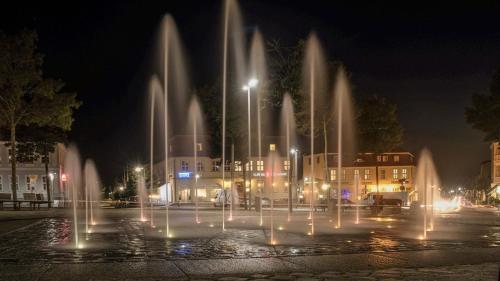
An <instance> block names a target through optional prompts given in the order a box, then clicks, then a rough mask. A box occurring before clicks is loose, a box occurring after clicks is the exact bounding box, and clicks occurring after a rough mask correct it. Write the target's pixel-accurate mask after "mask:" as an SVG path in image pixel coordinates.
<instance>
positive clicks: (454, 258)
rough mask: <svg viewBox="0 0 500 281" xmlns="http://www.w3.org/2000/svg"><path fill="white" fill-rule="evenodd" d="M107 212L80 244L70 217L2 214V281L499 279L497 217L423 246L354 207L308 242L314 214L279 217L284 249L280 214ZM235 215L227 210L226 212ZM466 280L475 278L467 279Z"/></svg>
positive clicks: (459, 222)
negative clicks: (196, 215)
mask: <svg viewBox="0 0 500 281" xmlns="http://www.w3.org/2000/svg"><path fill="white" fill-rule="evenodd" d="M139 212H140V211H139V209H102V210H100V212H99V213H98V216H97V217H98V218H99V219H97V222H98V223H97V224H96V225H94V226H89V229H90V231H89V233H85V227H86V226H85V217H84V216H79V221H80V222H83V223H79V225H78V227H79V230H80V231H79V234H80V237H79V239H80V241H81V243H80V244H81V249H78V248H77V247H75V245H74V236H73V235H74V234H73V233H74V232H73V221H72V219H71V213H70V212H69V210H50V211H47V210H41V211H20V212H12V211H3V212H2V213H0V220H1V222H0V225H1V226H2V227H1V230H0V272H1V275H0V280H124V279H125V280H126V279H127V278H128V279H140V280H143V279H144V280H165V278H166V279H208V280H216V279H219V280H244V279H241V278H248V279H249V280H260V279H272V280H295V279H296V280H342V279H357V280H382V279H396V280H428V279H431V280H434V279H436V280H452V279H456V278H457V277H459V276H470V278H468V277H467V280H496V278H497V277H498V264H500V249H499V248H498V247H500V216H499V214H498V212H494V211H491V210H486V211H485V210H472V209H471V210H463V211H461V212H460V213H454V214H447V215H441V216H439V217H438V218H436V221H435V226H436V227H435V231H433V232H430V233H429V239H427V240H420V239H418V236H419V234H420V231H421V227H420V224H419V222H418V220H415V219H412V218H411V217H410V216H408V215H405V214H403V215H398V216H384V217H372V216H370V215H369V214H368V213H367V212H365V211H363V212H362V219H361V221H360V223H359V224H354V212H353V211H352V210H350V211H348V212H346V213H344V214H343V218H344V221H343V227H342V228H341V229H336V228H335V227H334V226H335V221H334V220H332V218H331V216H330V215H329V214H327V213H323V212H318V213H316V214H315V234H314V235H308V231H309V230H310V225H309V224H310V220H308V218H307V215H308V213H307V212H297V213H295V214H294V216H293V217H292V220H291V222H288V221H287V216H286V212H284V211H278V212H275V213H274V214H273V225H274V237H275V240H276V242H277V243H276V245H271V244H270V243H269V242H270V235H271V234H270V232H271V230H270V220H271V217H270V213H269V212H267V211H266V212H264V214H263V219H264V225H263V226H260V225H259V221H260V214H259V213H258V212H248V211H235V212H234V216H233V220H232V221H227V222H226V225H225V226H226V230H225V231H222V228H221V226H222V225H221V212H220V211H219V210H204V211H201V212H200V220H201V223H199V224H196V223H195V219H194V212H193V211H192V210H180V209H179V210H177V209H172V210H170V216H169V218H170V225H169V226H170V228H169V229H170V231H171V232H170V234H171V236H172V237H170V238H166V234H165V221H166V219H165V218H166V217H165V211H164V210H163V209H161V208H156V209H154V211H153V214H154V218H153V222H154V227H151V223H150V221H149V219H150V214H151V213H150V210H145V215H146V216H147V217H148V220H147V221H141V220H139V219H138V218H139V216H140V214H139ZM226 214H227V213H226ZM462 280H465V279H462Z"/></svg>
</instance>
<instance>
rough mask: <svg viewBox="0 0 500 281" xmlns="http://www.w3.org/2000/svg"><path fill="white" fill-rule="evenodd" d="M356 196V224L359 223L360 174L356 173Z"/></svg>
mask: <svg viewBox="0 0 500 281" xmlns="http://www.w3.org/2000/svg"><path fill="white" fill-rule="evenodd" d="M354 188H355V190H354V198H355V202H356V221H354V223H355V224H359V199H360V198H359V174H355V175H354Z"/></svg>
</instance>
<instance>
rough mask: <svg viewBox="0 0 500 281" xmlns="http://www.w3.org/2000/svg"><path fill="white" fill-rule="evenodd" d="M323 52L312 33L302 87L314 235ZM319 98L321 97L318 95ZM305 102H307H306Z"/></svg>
mask: <svg viewBox="0 0 500 281" xmlns="http://www.w3.org/2000/svg"><path fill="white" fill-rule="evenodd" d="M322 54H323V52H322V50H321V45H320V43H319V41H318V38H317V37H316V35H315V34H314V33H312V34H311V35H309V38H308V39H307V43H306V49H305V56H304V63H303V70H302V71H303V74H302V75H303V79H302V80H303V87H304V91H305V92H306V93H309V118H310V120H309V121H310V127H309V135H310V151H311V173H310V181H311V188H310V192H311V193H310V202H309V204H310V206H309V207H310V210H309V217H310V219H311V230H310V232H309V233H310V234H311V235H314V200H315V195H314V192H315V191H314V189H315V186H314V185H315V171H314V162H315V161H314V137H315V133H316V131H315V126H314V123H315V122H316V121H317V120H315V111H316V106H317V105H316V102H317V100H316V95H318V94H322V93H324V91H325V89H326V87H325V80H326V79H325V73H326V67H325V65H324V64H325V62H324V59H323V55H322ZM318 96H319V97H321V96H322V95H318ZM306 102H307V101H306Z"/></svg>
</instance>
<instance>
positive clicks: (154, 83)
mask: <svg viewBox="0 0 500 281" xmlns="http://www.w3.org/2000/svg"><path fill="white" fill-rule="evenodd" d="M149 100H150V102H149V103H150V106H151V107H150V114H151V115H150V135H149V142H150V143H149V149H150V151H149V152H150V154H149V173H150V174H149V176H150V177H149V179H150V180H149V192H150V194H152V193H153V184H154V169H153V167H154V150H155V141H154V140H155V118H157V119H158V120H160V121H162V122H166V121H167V118H164V112H163V109H164V108H163V104H164V101H163V90H162V88H161V82H160V80H159V79H158V77H157V76H156V75H153V76H152V77H151V79H150V80H149ZM159 127H160V128H161V129H163V130H164V129H165V125H164V124H160V126H159ZM162 135H165V134H164V133H163V134H162ZM165 204H168V196H167V202H166V203H165ZM149 207H150V223H151V227H155V224H154V215H153V200H151V202H150V206H149ZM167 208H168V206H167Z"/></svg>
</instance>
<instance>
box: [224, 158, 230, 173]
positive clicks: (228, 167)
mask: <svg viewBox="0 0 500 281" xmlns="http://www.w3.org/2000/svg"><path fill="white" fill-rule="evenodd" d="M224 171H231V162H229V160H226V163H225V164H224Z"/></svg>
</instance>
